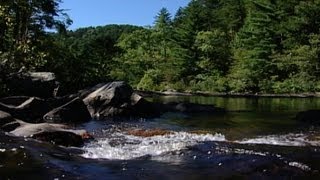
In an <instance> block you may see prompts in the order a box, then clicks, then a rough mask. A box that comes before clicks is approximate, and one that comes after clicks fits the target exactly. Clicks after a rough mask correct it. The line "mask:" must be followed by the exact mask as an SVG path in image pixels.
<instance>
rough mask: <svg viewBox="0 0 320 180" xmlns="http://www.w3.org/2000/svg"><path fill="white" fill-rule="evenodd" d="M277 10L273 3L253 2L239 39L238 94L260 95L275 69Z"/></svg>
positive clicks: (235, 72) (235, 74)
mask: <svg viewBox="0 0 320 180" xmlns="http://www.w3.org/2000/svg"><path fill="white" fill-rule="evenodd" d="M274 19H275V7H274V5H273V4H272V3H271V1H262V0H258V1H249V2H248V3H247V17H246V19H245V22H244V26H243V28H242V29H241V30H240V31H239V32H238V34H237V37H236V39H235V51H234V59H235V62H234V66H233V69H232V73H231V78H232V80H233V81H234V82H235V84H234V86H235V87H234V88H235V89H236V90H237V91H251V92H259V91H260V90H261V89H262V88H264V87H263V83H264V81H265V80H268V77H269V75H270V74H271V71H272V68H271V67H270V56H271V55H272V53H273V51H274V49H275V47H276V44H275V41H274V39H273V37H274V29H273V26H272V25H273V23H274Z"/></svg>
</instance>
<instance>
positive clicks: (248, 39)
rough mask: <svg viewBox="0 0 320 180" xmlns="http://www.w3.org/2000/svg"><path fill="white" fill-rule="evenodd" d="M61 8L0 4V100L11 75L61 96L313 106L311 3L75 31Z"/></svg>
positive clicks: (316, 24)
mask: <svg viewBox="0 0 320 180" xmlns="http://www.w3.org/2000/svg"><path fill="white" fill-rule="evenodd" d="M61 2H62V0H44V1H35V0H30V1H26V0H21V1H17V2H15V1H1V2H0V29H1V30H0V96H7V95H8V94H9V93H8V92H10V91H11V90H10V88H9V86H10V78H11V76H12V75H13V74H17V73H21V72H22V73H24V72H52V73H54V74H55V75H56V77H57V80H58V81H59V82H60V85H61V86H60V87H63V88H65V89H62V88H61V89H60V92H61V93H62V94H70V93H72V92H76V91H77V90H79V89H83V88H85V87H90V86H93V85H95V84H98V83H101V82H113V81H124V82H127V83H128V84H129V85H130V86H131V87H133V88H134V89H139V90H147V91H168V90H176V91H178V92H187V93H188V91H190V92H196V93H195V94H198V95H214V96H245V97H319V93H314V94H313V93H310V92H320V31H319V29H320V15H319V12H320V0H315V1H308V0H276V1H271V0H254V1H252V0H215V1H213V0H190V2H189V3H188V5H186V6H185V7H181V8H180V9H178V10H177V12H176V13H175V14H174V15H173V14H170V12H169V11H168V9H166V8H161V9H160V8H159V12H158V13H157V14H156V16H155V18H154V24H153V25H151V26H148V27H141V26H135V25H117V24H111V25H106V26H97V27H83V28H79V29H77V30H68V26H69V25H71V24H72V20H71V19H70V18H69V16H68V14H67V13H66V12H65V11H64V10H63V9H61V8H60V7H59V5H60V3H61ZM49 30H50V31H49ZM211 92H219V93H211ZM225 92H233V93H225ZM247 92H250V93H247ZM251 92H252V93H251ZM265 93H266V94H265ZM169 94H170V93H169ZM171 94H172V93H171ZM176 94H179V93H176Z"/></svg>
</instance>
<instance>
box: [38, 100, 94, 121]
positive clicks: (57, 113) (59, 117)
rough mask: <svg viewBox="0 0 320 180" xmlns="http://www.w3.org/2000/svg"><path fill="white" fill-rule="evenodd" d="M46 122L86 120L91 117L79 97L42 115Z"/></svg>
mask: <svg viewBox="0 0 320 180" xmlns="http://www.w3.org/2000/svg"><path fill="white" fill-rule="evenodd" d="M43 119H44V120H45V121H46V122H62V123H70V122H73V123H75V122H86V121H89V120H90V119H91V116H90V113H89V111H88V109H87V106H86V105H85V104H84V103H83V101H82V100H81V99H80V98H75V99H73V100H72V101H70V102H68V103H66V104H64V105H62V106H60V107H57V108H55V109H53V110H51V111H50V112H48V113H47V114H45V115H44V116H43Z"/></svg>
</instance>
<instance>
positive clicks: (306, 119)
mask: <svg viewBox="0 0 320 180" xmlns="http://www.w3.org/2000/svg"><path fill="white" fill-rule="evenodd" d="M295 119H296V120H298V121H300V122H303V123H308V124H312V125H320V109H313V110H308V111H302V112H299V113H298V114H297V115H296V117H295Z"/></svg>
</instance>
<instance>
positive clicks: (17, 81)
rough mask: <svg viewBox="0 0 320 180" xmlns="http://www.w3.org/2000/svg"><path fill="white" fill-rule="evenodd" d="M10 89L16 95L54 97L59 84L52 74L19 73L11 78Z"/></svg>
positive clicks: (9, 81)
mask: <svg viewBox="0 0 320 180" xmlns="http://www.w3.org/2000/svg"><path fill="white" fill-rule="evenodd" d="M8 87H9V89H10V92H11V93H12V94H15V95H25V96H36V97H41V98H49V97H54V96H55V93H56V90H57V88H58V82H57V81H56V77H55V75H54V73H51V72H26V73H17V74H13V75H11V76H10V77H9V80H8Z"/></svg>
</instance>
